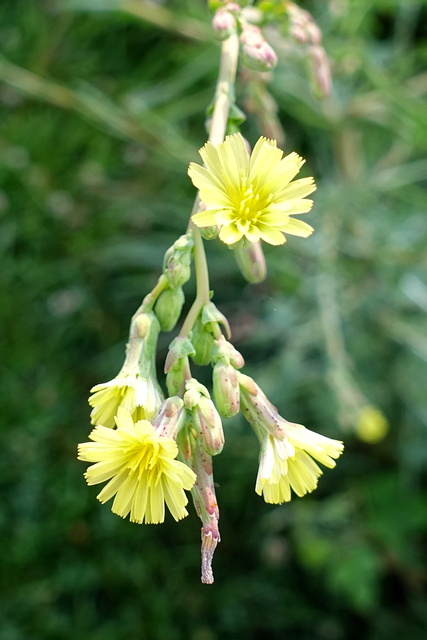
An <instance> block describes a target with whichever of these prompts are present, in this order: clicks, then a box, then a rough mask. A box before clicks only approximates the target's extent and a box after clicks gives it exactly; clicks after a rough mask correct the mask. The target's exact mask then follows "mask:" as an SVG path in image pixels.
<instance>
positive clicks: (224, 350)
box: [212, 336, 245, 369]
mask: <svg viewBox="0 0 427 640" xmlns="http://www.w3.org/2000/svg"><path fill="white" fill-rule="evenodd" d="M217 362H223V363H224V364H231V365H232V366H233V367H234V368H235V369H241V368H242V367H243V366H244V364H245V361H244V359H243V356H242V354H241V353H240V351H237V349H236V348H235V347H234V346H233V345H232V344H231V342H228V340H226V339H225V338H224V336H221V337H220V338H218V340H215V346H214V349H213V351H212V363H213V364H216V363H217Z"/></svg>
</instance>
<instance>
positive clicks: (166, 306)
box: [154, 287, 185, 331]
mask: <svg viewBox="0 0 427 640" xmlns="http://www.w3.org/2000/svg"><path fill="white" fill-rule="evenodd" d="M184 301H185V297H184V292H183V290H182V287H177V288H176V289H165V291H162V293H161V294H160V296H159V299H158V300H157V302H156V306H155V308H154V311H155V314H156V316H157V318H158V320H159V322H160V327H161V329H162V331H172V329H173V328H174V327H175V325H176V323H177V322H178V320H179V317H180V315H181V311H182V307H183V304H184Z"/></svg>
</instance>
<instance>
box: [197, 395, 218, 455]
mask: <svg viewBox="0 0 427 640" xmlns="http://www.w3.org/2000/svg"><path fill="white" fill-rule="evenodd" d="M192 417H193V424H194V427H195V428H196V429H198V431H199V434H200V442H201V445H202V448H203V449H204V450H205V451H206V453H207V454H208V455H210V456H215V455H217V454H218V453H221V451H222V448H223V446H224V432H223V430H222V422H221V418H220V415H219V413H218V411H217V410H216V408H215V405H214V403H213V402H212V400H211V399H210V398H205V397H203V396H202V397H201V398H200V400H199V403H198V405H197V406H196V407H195V408H194V409H193V411H192Z"/></svg>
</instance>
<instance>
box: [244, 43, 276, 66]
mask: <svg viewBox="0 0 427 640" xmlns="http://www.w3.org/2000/svg"><path fill="white" fill-rule="evenodd" d="M242 60H243V62H244V63H245V65H246V66H247V67H249V69H253V71H271V70H272V69H274V67H275V66H276V64H277V55H276V53H275V51H274V49H273V48H272V47H271V46H270V45H269V44H268V42H267V41H266V40H264V41H263V42H262V43H260V44H256V45H250V44H244V45H243V49H242Z"/></svg>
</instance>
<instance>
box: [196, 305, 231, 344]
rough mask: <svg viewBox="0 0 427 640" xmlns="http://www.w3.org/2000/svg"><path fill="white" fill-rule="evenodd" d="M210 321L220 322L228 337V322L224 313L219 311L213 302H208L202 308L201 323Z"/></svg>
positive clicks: (229, 332) (229, 334) (229, 333)
mask: <svg viewBox="0 0 427 640" xmlns="http://www.w3.org/2000/svg"><path fill="white" fill-rule="evenodd" d="M210 322H212V323H215V322H216V323H219V324H222V326H223V327H224V329H225V334H226V336H227V338H230V336H231V331H230V325H229V322H228V320H227V318H226V317H225V315H224V314H223V313H221V311H220V310H219V309H217V307H216V306H215V305H214V303H213V302H208V303H207V304H205V306H204V307H203V309H202V323H203V324H208V323H210Z"/></svg>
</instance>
